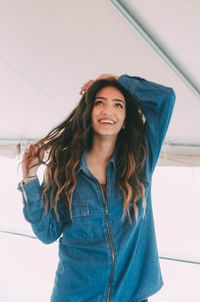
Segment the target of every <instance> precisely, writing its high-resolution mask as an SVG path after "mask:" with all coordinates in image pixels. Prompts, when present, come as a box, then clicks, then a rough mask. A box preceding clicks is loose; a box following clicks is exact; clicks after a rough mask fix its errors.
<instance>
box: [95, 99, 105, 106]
mask: <svg viewBox="0 0 200 302" xmlns="http://www.w3.org/2000/svg"><path fill="white" fill-rule="evenodd" d="M101 104H103V102H102V101H100V100H97V101H95V102H94V105H101Z"/></svg>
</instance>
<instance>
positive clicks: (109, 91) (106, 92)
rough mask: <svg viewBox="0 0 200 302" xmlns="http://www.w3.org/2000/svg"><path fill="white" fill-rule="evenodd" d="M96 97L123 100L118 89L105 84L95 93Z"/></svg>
mask: <svg viewBox="0 0 200 302" xmlns="http://www.w3.org/2000/svg"><path fill="white" fill-rule="evenodd" d="M97 97H105V98H117V99H121V100H124V101H125V98H124V96H123V94H122V93H121V91H120V90H118V89H117V88H115V87H111V86H107V87H103V88H102V89H101V90H99V91H98V92H97V94H96V98H97Z"/></svg>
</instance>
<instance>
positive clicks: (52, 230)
mask: <svg viewBox="0 0 200 302" xmlns="http://www.w3.org/2000/svg"><path fill="white" fill-rule="evenodd" d="M42 187H43V184H42V185H40V183H39V180H38V178H35V179H34V180H31V181H30V182H28V183H26V184H23V183H22V182H20V183H19V184H18V188H17V189H18V190H19V191H21V192H22V200H23V214H24V217H25V219H26V220H27V221H28V222H29V223H30V224H31V227H32V230H33V232H34V233H35V235H36V236H37V238H38V239H40V240H41V241H42V242H43V243H45V244H49V243H52V242H54V241H56V240H57V239H58V238H59V237H60V236H61V234H62V232H63V228H64V226H65V224H67V223H68V222H69V220H70V218H69V215H67V209H66V207H64V204H63V207H59V212H60V213H59V214H61V215H59V217H60V219H59V220H58V219H57V217H56V215H55V212H54V211H53V209H50V210H48V212H47V213H45V204H44V201H43V199H42Z"/></svg>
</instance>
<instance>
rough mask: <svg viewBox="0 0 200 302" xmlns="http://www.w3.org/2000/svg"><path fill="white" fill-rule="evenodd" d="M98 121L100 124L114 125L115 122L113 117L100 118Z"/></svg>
mask: <svg viewBox="0 0 200 302" xmlns="http://www.w3.org/2000/svg"><path fill="white" fill-rule="evenodd" d="M98 122H99V123H100V124H109V125H114V124H115V121H113V120H112V119H107V118H106V119H105V118H104V119H103V118H102V119H99V120H98Z"/></svg>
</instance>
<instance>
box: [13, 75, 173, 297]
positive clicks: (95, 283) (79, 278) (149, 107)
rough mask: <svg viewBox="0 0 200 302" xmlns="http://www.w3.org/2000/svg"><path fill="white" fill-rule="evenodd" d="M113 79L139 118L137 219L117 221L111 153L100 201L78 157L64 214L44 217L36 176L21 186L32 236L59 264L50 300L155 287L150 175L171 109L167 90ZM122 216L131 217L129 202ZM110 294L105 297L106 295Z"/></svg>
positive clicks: (141, 293)
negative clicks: (142, 179) (142, 137)
mask: <svg viewBox="0 0 200 302" xmlns="http://www.w3.org/2000/svg"><path fill="white" fill-rule="evenodd" d="M119 82H120V83H121V85H123V86H124V87H125V88H126V89H127V90H128V91H129V93H130V94H132V95H134V96H135V97H136V98H137V100H138V102H139V103H140V104H141V106H142V107H143V109H144V112H145V117H146V123H147V126H146V140H147V143H148V147H149V148H148V150H149V151H148V156H147V162H146V177H147V179H148V180H149V183H148V185H147V186H146V192H145V194H146V199H147V208H146V214H145V216H143V208H142V206H141V202H139V219H138V222H137V224H136V222H135V221H134V220H133V224H132V225H131V224H130V222H129V219H128V217H127V216H126V217H125V220H124V222H122V219H121V218H122V205H123V203H122V193H121V191H120V189H119V186H118V185H117V181H116V175H117V170H116V154H115V152H114V153H113V156H112V158H111V160H110V161H109V164H108V166H107V169H106V175H107V188H106V193H107V200H105V198H104V194H103V192H102V189H101V187H100V184H99V183H98V181H97V180H96V179H95V178H94V176H93V175H92V174H91V173H90V171H89V170H88V168H87V164H86V158H85V153H83V155H82V158H81V161H80V166H79V169H78V171H77V186H76V189H75V192H74V195H73V206H72V217H70V215H69V213H67V212H66V211H65V210H64V203H63V208H62V202H61V206H60V208H59V213H61V219H60V221H57V219H56V216H55V213H54V212H53V210H49V211H48V213H47V215H46V214H44V203H43V200H42V197H41V193H42V185H40V183H39V181H38V179H34V180H33V181H31V182H29V183H27V184H24V185H23V184H22V183H20V185H19V189H20V190H21V191H22V192H23V194H22V196H23V201H24V207H23V213H24V216H25V218H26V220H27V221H29V222H30V223H31V226H32V229H33V231H34V233H35V234H36V236H37V237H38V238H39V239H40V240H41V241H42V242H44V243H46V244H48V243H51V242H53V241H55V240H56V239H58V238H59V263H58V267H57V271H56V276H55V282H54V288H53V292H52V296H51V302H78V301H80V302H107V301H109V302H121V301H123V302H140V301H142V300H145V299H146V298H147V297H149V296H150V295H152V294H154V293H155V292H157V291H158V290H159V289H160V288H161V287H162V285H163V280H162V275H161V271H160V264H159V259H158V252H157V245H156V237H155V230H154V220H153V213H152V203H151V178H152V173H153V171H154V168H155V165H156V162H157V159H158V156H159V152H160V149H161V145H162V142H163V140H164V137H165V134H166V131H167V128H168V124H169V121H170V118H171V114H172V111H173V106H174V101H175V93H174V91H173V89H172V88H169V87H164V86H162V85H159V84H157V83H153V82H150V81H147V80H145V79H142V78H139V77H131V76H128V75H122V76H120V78H119ZM130 214H131V215H132V217H133V216H134V215H133V214H134V211H133V206H132V204H130ZM109 295H110V297H109V299H107V298H108V296H109Z"/></svg>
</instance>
